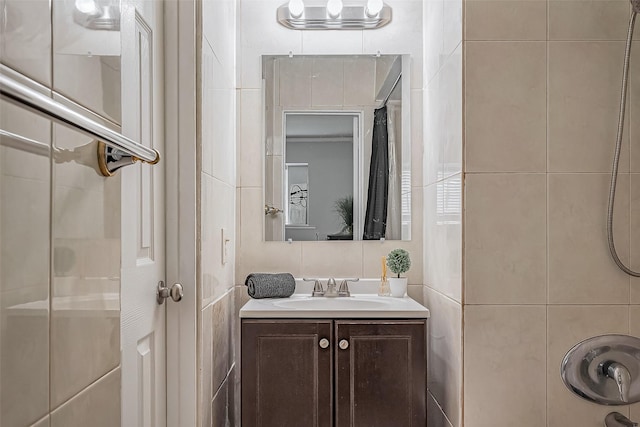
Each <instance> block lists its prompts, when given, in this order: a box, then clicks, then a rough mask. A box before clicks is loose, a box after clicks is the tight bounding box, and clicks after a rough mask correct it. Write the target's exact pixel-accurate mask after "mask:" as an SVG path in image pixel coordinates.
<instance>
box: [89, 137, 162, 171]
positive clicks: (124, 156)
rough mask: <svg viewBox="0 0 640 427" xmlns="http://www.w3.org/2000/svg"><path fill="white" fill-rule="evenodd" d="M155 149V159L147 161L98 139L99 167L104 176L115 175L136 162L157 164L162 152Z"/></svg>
mask: <svg viewBox="0 0 640 427" xmlns="http://www.w3.org/2000/svg"><path fill="white" fill-rule="evenodd" d="M153 151H154V152H155V153H156V158H155V160H153V161H150V162H147V161H146V160H144V159H141V158H140V157H136V156H134V155H133V154H129V153H125V152H124V151H122V150H118V149H117V148H113V147H109V146H108V145H107V144H105V143H104V142H102V141H98V167H99V168H100V173H102V175H103V176H113V175H114V174H115V173H116V172H117V171H118V170H119V169H121V168H123V167H125V166H130V165H133V164H135V163H136V162H142V163H147V164H149V165H155V164H156V163H158V162H159V161H160V153H158V151H157V150H153Z"/></svg>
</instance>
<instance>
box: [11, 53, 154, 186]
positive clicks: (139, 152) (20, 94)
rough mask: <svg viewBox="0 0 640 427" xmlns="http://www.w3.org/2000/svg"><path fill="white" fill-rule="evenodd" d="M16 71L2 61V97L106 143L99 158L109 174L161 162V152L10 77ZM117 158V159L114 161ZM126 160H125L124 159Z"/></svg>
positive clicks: (104, 172)
mask: <svg viewBox="0 0 640 427" xmlns="http://www.w3.org/2000/svg"><path fill="white" fill-rule="evenodd" d="M12 73H15V72H14V71H13V70H11V69H10V68H8V67H6V66H5V65H2V64H0V96H1V97H2V98H3V99H6V100H8V101H12V102H13V103H17V104H18V105H20V106H23V107H26V108H28V109H29V110H30V111H33V112H35V113H36V114H38V115H40V116H43V117H45V118H47V119H51V120H54V121H56V122H58V123H60V124H62V125H65V126H68V127H70V128H72V129H75V130H77V131H79V132H81V133H83V134H85V135H87V136H89V137H91V138H94V139H97V140H98V141H100V142H103V143H104V144H105V145H106V146H107V147H104V146H102V147H100V146H99V149H98V151H99V156H98V157H99V158H100V161H101V163H102V162H104V163H103V164H101V165H100V169H101V171H102V173H103V174H104V175H105V176H110V175H112V174H113V172H115V171H116V170H117V169H119V168H120V167H122V166H126V165H128V164H133V163H135V162H136V161H138V160H140V161H143V162H145V163H149V164H156V163H158V162H159V161H160V154H159V153H158V152H157V151H156V150H154V149H151V148H148V147H145V146H144V145H142V144H139V143H137V142H135V141H134V140H132V139H130V138H127V137H126V136H124V135H122V134H120V133H118V132H116V131H114V130H111V129H109V128H108V127H106V126H104V125H101V124H100V123H98V122H96V121H95V120H92V119H91V118H89V117H86V116H84V115H82V114H80V113H78V112H76V111H73V110H72V109H70V108H69V107H67V106H66V105H64V104H62V103H60V102H58V101H56V100H54V99H52V98H49V97H48V96H46V95H44V94H42V93H39V92H37V91H35V90H33V89H31V88H30V87H28V86H25V85H23V84H22V83H19V82H17V81H16V80H14V79H13V78H11V77H9V74H12ZM100 145H101V144H100ZM114 158H115V160H116V161H114ZM123 159H125V160H124V161H123ZM114 165H115V167H114Z"/></svg>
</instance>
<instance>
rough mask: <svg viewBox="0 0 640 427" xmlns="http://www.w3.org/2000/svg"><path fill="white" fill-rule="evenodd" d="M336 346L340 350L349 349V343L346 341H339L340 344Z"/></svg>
mask: <svg viewBox="0 0 640 427" xmlns="http://www.w3.org/2000/svg"><path fill="white" fill-rule="evenodd" d="M338 346H339V347H340V348H341V349H342V350H346V349H348V348H349V341H347V340H340V343H339V344H338Z"/></svg>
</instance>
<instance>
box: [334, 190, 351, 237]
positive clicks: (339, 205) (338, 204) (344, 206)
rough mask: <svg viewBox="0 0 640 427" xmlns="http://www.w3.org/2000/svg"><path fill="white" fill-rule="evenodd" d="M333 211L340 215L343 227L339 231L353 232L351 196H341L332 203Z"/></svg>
mask: <svg viewBox="0 0 640 427" xmlns="http://www.w3.org/2000/svg"><path fill="white" fill-rule="evenodd" d="M334 208H335V211H336V212H337V213H338V215H339V216H340V219H341V220H342V223H343V224H344V227H342V230H341V231H340V233H342V234H349V235H352V234H353V196H346V197H342V198H340V199H338V200H336V201H335V203H334Z"/></svg>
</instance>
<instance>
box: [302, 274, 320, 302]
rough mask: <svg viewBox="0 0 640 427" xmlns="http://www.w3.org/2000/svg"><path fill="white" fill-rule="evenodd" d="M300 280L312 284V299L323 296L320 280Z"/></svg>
mask: <svg viewBox="0 0 640 427" xmlns="http://www.w3.org/2000/svg"><path fill="white" fill-rule="evenodd" d="M302 280H304V281H305V282H313V292H311V296H312V297H323V296H324V293H325V292H324V289H323V288H322V283H320V280H318V279H307V278H303V279H302Z"/></svg>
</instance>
